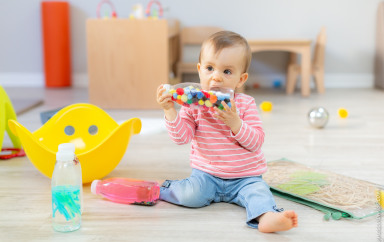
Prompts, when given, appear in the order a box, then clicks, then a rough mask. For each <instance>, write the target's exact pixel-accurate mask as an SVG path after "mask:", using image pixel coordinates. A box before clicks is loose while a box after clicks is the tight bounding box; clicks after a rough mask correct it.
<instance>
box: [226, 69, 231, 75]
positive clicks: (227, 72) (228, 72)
mask: <svg viewBox="0 0 384 242" xmlns="http://www.w3.org/2000/svg"><path fill="white" fill-rule="evenodd" d="M224 73H225V74H227V75H229V74H232V72H231V71H230V70H225V71H224Z"/></svg>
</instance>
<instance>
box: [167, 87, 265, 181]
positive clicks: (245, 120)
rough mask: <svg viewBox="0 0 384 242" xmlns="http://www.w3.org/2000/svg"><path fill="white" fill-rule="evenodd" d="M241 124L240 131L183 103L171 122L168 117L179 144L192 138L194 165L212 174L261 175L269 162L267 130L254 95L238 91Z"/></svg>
mask: <svg viewBox="0 0 384 242" xmlns="http://www.w3.org/2000/svg"><path fill="white" fill-rule="evenodd" d="M235 104H236V109H237V111H238V113H239V116H240V118H241V120H242V126H241V128H240V131H239V133H238V134H237V135H234V134H233V133H232V131H231V129H230V128H229V127H228V126H227V125H226V124H224V123H223V122H222V121H220V120H218V119H216V118H214V117H213V116H212V114H213V113H212V112H211V111H204V110H201V109H189V108H186V107H182V108H181V109H180V112H179V113H178V115H177V117H176V119H175V120H174V121H172V122H170V121H168V120H166V119H165V124H166V127H167V129H168V134H169V136H170V137H171V139H172V140H173V141H174V142H175V143H176V144H178V145H182V144H187V143H189V142H192V149H191V154H190V162H191V167H192V168H196V169H198V170H201V171H204V172H207V173H209V174H211V175H214V176H217V177H220V178H224V179H231V178H232V179H233V178H241V177H249V176H258V175H261V174H263V173H264V172H266V170H267V165H266V161H265V158H264V154H263V152H262V151H261V146H262V144H263V142H264V131H263V129H262V127H261V123H262V122H261V120H260V117H259V113H258V112H257V106H256V103H255V100H254V98H252V97H251V96H248V95H246V94H242V93H238V94H235Z"/></svg>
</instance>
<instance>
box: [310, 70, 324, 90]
mask: <svg viewBox="0 0 384 242" xmlns="http://www.w3.org/2000/svg"><path fill="white" fill-rule="evenodd" d="M313 76H314V78H315V84H316V88H317V91H318V93H324V92H325V87H324V69H321V68H316V69H315V71H314V73H313Z"/></svg>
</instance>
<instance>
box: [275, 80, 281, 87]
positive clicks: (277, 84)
mask: <svg viewBox="0 0 384 242" xmlns="http://www.w3.org/2000/svg"><path fill="white" fill-rule="evenodd" d="M273 87H274V88H280V87H281V81H280V80H274V81H273Z"/></svg>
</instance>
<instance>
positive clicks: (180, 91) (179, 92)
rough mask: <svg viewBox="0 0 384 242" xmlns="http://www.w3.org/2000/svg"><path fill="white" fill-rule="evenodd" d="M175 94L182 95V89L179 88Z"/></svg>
mask: <svg viewBox="0 0 384 242" xmlns="http://www.w3.org/2000/svg"><path fill="white" fill-rule="evenodd" d="M176 92H177V94H179V95H183V94H184V89H183V88H180V87H179V88H177V89H176Z"/></svg>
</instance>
